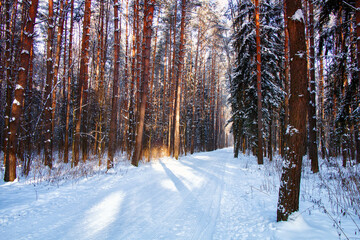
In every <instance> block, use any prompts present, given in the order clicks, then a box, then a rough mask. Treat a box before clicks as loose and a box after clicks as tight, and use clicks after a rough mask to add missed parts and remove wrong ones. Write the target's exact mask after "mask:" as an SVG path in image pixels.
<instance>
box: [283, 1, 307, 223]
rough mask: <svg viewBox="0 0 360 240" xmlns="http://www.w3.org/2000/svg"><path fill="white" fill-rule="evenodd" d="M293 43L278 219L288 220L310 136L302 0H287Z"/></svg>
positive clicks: (296, 202) (295, 204)
mask: <svg viewBox="0 0 360 240" xmlns="http://www.w3.org/2000/svg"><path fill="white" fill-rule="evenodd" d="M286 6H287V8H286V14H287V16H291V17H289V18H288V20H289V21H288V31H289V45H290V59H292V61H291V62H290V79H291V85H290V99H289V126H288V128H287V131H286V134H287V136H286V138H287V143H288V147H289V150H288V151H287V152H286V154H285V159H284V161H285V163H284V167H283V173H282V176H281V183H280V190H279V201H278V207H277V221H286V220H287V219H288V217H289V216H290V214H292V213H293V212H295V211H298V209H299V194H300V178H301V165H302V157H303V148H302V146H303V144H304V141H305V139H306V114H303V112H304V110H305V111H306V110H307V102H306V100H307V97H306V96H307V81H306V79H307V78H306V75H307V61H306V44H305V24H304V18H303V16H304V15H303V13H302V10H301V9H302V5H301V0H286Z"/></svg>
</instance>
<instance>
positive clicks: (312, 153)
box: [308, 0, 319, 173]
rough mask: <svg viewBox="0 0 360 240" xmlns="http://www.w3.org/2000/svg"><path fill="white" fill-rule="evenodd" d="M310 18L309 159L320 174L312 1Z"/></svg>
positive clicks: (313, 169) (310, 3)
mask: <svg viewBox="0 0 360 240" xmlns="http://www.w3.org/2000/svg"><path fill="white" fill-rule="evenodd" d="M309 17H310V26H309V28H310V29H309V30H310V58H309V60H310V77H309V81H310V82H309V89H310V103H309V108H308V120H309V158H310V160H311V170H312V171H313V173H317V172H319V163H318V148H317V141H316V132H317V126H316V104H315V95H316V89H315V80H316V79H315V41H314V39H315V36H314V34H315V33H314V5H313V3H312V0H309Z"/></svg>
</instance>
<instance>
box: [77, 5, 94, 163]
mask: <svg viewBox="0 0 360 240" xmlns="http://www.w3.org/2000/svg"><path fill="white" fill-rule="evenodd" d="M90 16H91V0H85V13H84V23H83V34H82V42H81V58H80V75H79V83H78V85H79V86H78V97H79V100H78V109H77V110H76V119H75V122H76V125H75V139H74V151H73V154H74V158H73V165H74V166H77V165H78V163H79V154H80V152H79V151H80V134H81V132H80V129H81V119H82V114H83V113H82V110H83V104H85V103H86V97H87V84H88V77H89V76H88V62H89V57H88V56H89V42H90ZM83 159H84V156H83Z"/></svg>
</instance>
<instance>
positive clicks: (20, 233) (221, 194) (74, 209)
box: [0, 148, 276, 239]
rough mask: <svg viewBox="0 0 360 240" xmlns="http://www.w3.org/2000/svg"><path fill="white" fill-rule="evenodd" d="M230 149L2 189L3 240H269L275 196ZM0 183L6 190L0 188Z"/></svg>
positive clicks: (253, 167) (252, 167)
mask: <svg viewBox="0 0 360 240" xmlns="http://www.w3.org/2000/svg"><path fill="white" fill-rule="evenodd" d="M249 161H254V159H249V158H244V159H234V158H233V153H232V149H231V148H229V149H222V150H217V151H213V152H206V153H196V154H193V155H190V156H184V157H181V158H180V160H179V161H176V160H173V159H170V158H163V159H160V160H159V161H154V162H153V163H151V164H146V165H142V166H141V167H139V168H134V167H128V169H127V172H126V173H124V174H116V173H113V174H106V175H103V174H102V175H96V176H93V177H90V178H87V179H83V180H80V181H79V182H77V183H75V184H74V183H72V184H70V183H69V184H64V185H61V186H60V187H52V186H50V187H49V186H42V187H33V188H31V186H30V187H29V186H23V187H21V186H20V187H19V188H16V187H15V188H14V186H12V189H15V190H13V191H12V194H10V196H9V191H6V192H7V196H5V195H2V194H1V192H2V191H1V189H0V216H1V217H0V236H3V237H5V239H273V237H274V230H275V228H274V227H273V225H274V224H275V214H276V202H275V199H276V197H271V198H270V197H268V196H266V195H267V194H268V193H266V192H264V191H262V190H261V189H262V188H263V187H264V186H265V185H264V180H263V179H264V177H263V176H262V175H261V171H259V169H258V168H259V167H257V166H256V165H253V164H250V165H249V166H248V163H249ZM1 187H2V188H4V189H5V188H7V187H11V186H10V185H2V186H1Z"/></svg>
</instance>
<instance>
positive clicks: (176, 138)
mask: <svg viewBox="0 0 360 240" xmlns="http://www.w3.org/2000/svg"><path fill="white" fill-rule="evenodd" d="M185 20H186V0H182V3H181V24H180V26H181V27H180V47H179V61H178V63H179V65H178V67H177V74H176V86H175V96H176V100H175V131H174V157H175V159H178V158H179V150H180V107H181V106H180V95H181V77H182V71H183V65H184V64H183V62H184V54H185V49H184V45H185Z"/></svg>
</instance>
